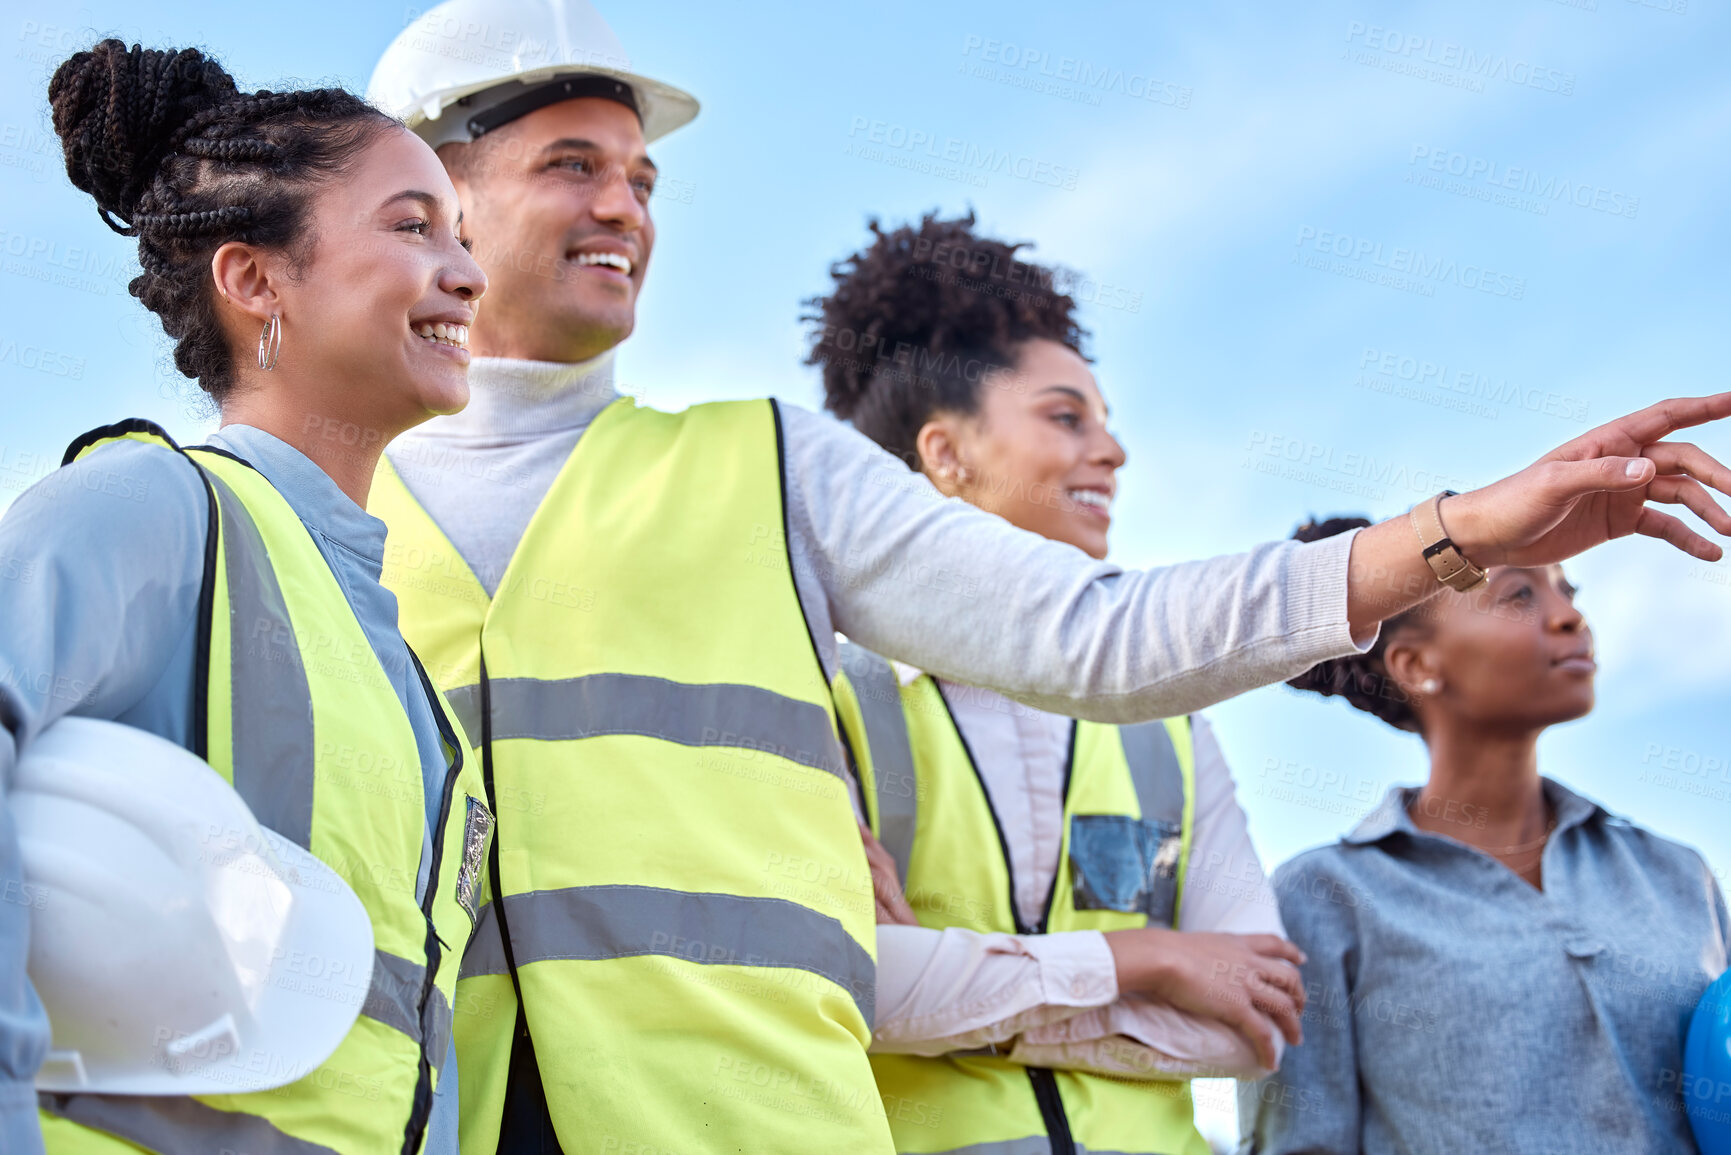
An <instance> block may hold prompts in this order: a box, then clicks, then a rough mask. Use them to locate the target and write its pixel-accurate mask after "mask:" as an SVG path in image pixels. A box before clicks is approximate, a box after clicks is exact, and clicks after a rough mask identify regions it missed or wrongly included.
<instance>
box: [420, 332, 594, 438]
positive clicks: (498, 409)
mask: <svg viewBox="0 0 1731 1155" xmlns="http://www.w3.org/2000/svg"><path fill="white" fill-rule="evenodd" d="M618 399H619V391H618V389H616V388H615V387H614V382H613V350H612V349H609V350H607V352H605V353H603V354H601V355H600V356H599V357H596V358H595V359H594V360H592V361H577V362H572V363H565V362H560V361H519V360H514V359H511V358H506V357H476V358H475V359H474V360H472V361H471V362H469V403H468V404H467V405H466V406H464V407H463V409H462V411H461V412H458V413H451V414H447V415H445V416H443V417H435V418H434V419H433V420H431V421H429V422H427V423H426V424H425V425H421V426H419V427H418V428H416V429H414V430H411V431H410V432H411V433H412V434H413V435H414V436H416V437H437V438H462V439H464V440H481V441H487V442H501V441H503V442H516V441H522V440H524V439H526V438H541V437H545V436H547V435H548V434H549V433H557V432H560V431H562V430H568V429H580V428H584V427H586V426H587V425H588V424H589V423H590V422H591V421H593V420H594V419H595V415H596V414H597V413H599V412H601V410H603V409H605V408H607V406H609V405H611V404H612V403H613V402H614V401H616V400H618Z"/></svg>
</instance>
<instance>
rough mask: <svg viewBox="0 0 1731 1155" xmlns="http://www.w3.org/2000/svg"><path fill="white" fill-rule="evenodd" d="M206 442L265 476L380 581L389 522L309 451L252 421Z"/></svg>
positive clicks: (311, 525) (307, 521) (298, 512)
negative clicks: (347, 490) (363, 505)
mask: <svg viewBox="0 0 1731 1155" xmlns="http://www.w3.org/2000/svg"><path fill="white" fill-rule="evenodd" d="M205 444H207V445H210V446H212V447H213V448H216V449H224V450H227V451H228V452H230V453H232V454H234V455H235V456H236V457H239V458H241V459H242V460H244V461H246V463H247V464H249V465H251V466H252V467H253V468H254V469H257V470H258V471H259V472H260V473H262V474H264V478H265V480H266V481H268V482H270V483H271V485H272V486H273V487H275V489H276V491H277V492H278V493H280V494H282V496H283V500H285V501H287V502H288V503H289V508H290V509H292V510H294V511H295V516H296V517H298V518H300V519H301V522H302V523H303V524H304V525H305V526H306V527H307V529H309V530H310V531H312V532H313V533H315V534H317V535H319V536H322V537H324V538H325V539H326V540H328V541H330V542H332V543H333V544H335V545H338V546H341V547H342V548H343V549H345V550H347V551H348V552H350V553H352V554H355V555H356V556H357V557H359V558H360V559H362V560H363V561H365V562H366V563H367V565H368V568H369V569H370V570H371V573H372V576H373V580H375V581H376V580H378V576H379V574H380V572H381V571H382V569H383V567H384V564H385V523H384V522H382V521H380V520H379V519H378V518H376V517H373V516H372V515H371V514H369V513H368V512H367V511H366V510H364V509H362V508H361V507H360V506H358V505H356V504H355V503H354V502H353V501H351V500H350V499H349V495H348V494H346V493H344V492H343V491H342V489H341V488H339V487H338V485H337V483H336V482H335V481H333V480H331V475H330V474H328V473H326V472H325V471H324V470H322V469H320V468H319V467H318V466H317V465H314V464H313V462H312V460H311V459H310V458H308V457H307V456H306V454H304V453H302V452H301V451H300V450H298V449H296V448H295V447H294V446H292V445H290V444H288V443H287V442H286V441H282V440H280V439H279V438H277V437H274V436H272V435H271V434H269V433H266V432H265V431H264V430H262V429H257V428H254V427H253V426H251V425H225V426H223V427H222V428H221V429H219V430H217V431H216V432H215V433H212V434H211V435H210V436H209V437H207V438H206V439H205Z"/></svg>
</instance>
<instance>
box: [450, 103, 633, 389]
mask: <svg viewBox="0 0 1731 1155" xmlns="http://www.w3.org/2000/svg"><path fill="white" fill-rule="evenodd" d="M440 155H441V156H442V157H444V158H445V159H446V161H447V163H448V165H449V167H450V170H451V175H452V177H453V179H454V180H455V182H456V185H457V191H458V194H459V195H460V197H461V198H462V201H463V207H464V210H465V212H466V213H467V216H466V218H465V219H466V221H467V227H468V231H469V234H470V235H471V236H472V237H474V238H475V256H476V259H478V260H479V261H480V263H481V267H482V268H484V269H485V270H486V271H487V276H488V279H489V282H490V283H491V285H492V290H491V293H492V299H491V301H490V302H489V307H488V309H487V314H486V316H485V317H484V318H483V319H482V321H481V323H480V325H479V326H478V327H477V328H476V331H475V334H474V343H473V347H474V349H475V351H476V353H478V354H480V355H482V356H488V357H515V358H521V359H525V360H533V361H562V362H575V361H587V360H589V359H590V358H592V357H595V356H598V355H600V354H601V353H604V352H606V351H607V350H608V349H611V348H612V347H613V346H615V345H617V344H618V343H619V342H621V341H623V340H624V339H625V338H626V337H628V336H630V335H631V330H632V327H633V325H635V323H636V310H637V294H638V291H639V290H640V289H641V288H642V286H643V275H644V273H645V272H646V271H647V269H648V267H649V253H650V250H651V249H652V248H654V246H655V225H654V222H652V221H651V220H650V218H649V196H650V193H651V191H652V190H653V189H654V187H655V165H654V164H653V163H652V162H651V161H650V159H649V157H648V156H647V155H646V154H645V152H644V146H643V128H642V125H641V124H639V123H638V120H637V114H636V113H634V112H632V111H631V110H630V109H629V108H627V107H625V106H624V105H622V104H618V103H616V102H614V101H611V100H603V99H600V98H593V97H590V98H583V99H579V100H566V101H561V102H559V103H557V104H550V105H547V106H546V107H544V108H540V109H537V110H536V111H534V112H532V113H530V114H529V115H527V116H524V117H522V118H520V119H518V120H514V121H512V122H511V123H509V124H507V125H504V126H503V127H501V128H498V129H496V130H494V131H493V132H490V133H488V134H487V135H486V136H483V137H482V138H481V139H480V140H478V141H476V142H474V143H473V144H467V145H447V146H445V148H444V149H442V150H441V154H440Z"/></svg>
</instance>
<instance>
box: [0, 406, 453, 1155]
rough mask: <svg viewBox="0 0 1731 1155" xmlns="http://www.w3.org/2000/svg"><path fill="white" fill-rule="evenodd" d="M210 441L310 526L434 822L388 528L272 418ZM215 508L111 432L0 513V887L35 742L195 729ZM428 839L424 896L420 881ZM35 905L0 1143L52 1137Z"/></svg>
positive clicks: (3, 949)
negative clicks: (380, 680) (44, 1091)
mask: <svg viewBox="0 0 1731 1155" xmlns="http://www.w3.org/2000/svg"><path fill="white" fill-rule="evenodd" d="M210 444H211V445H213V446H216V447H218V448H222V449H225V450H227V451H229V452H230V453H233V454H234V455H236V456H237V457H240V458H243V459H245V460H246V461H248V462H249V463H251V464H252V465H253V466H254V467H255V468H257V469H258V471H259V472H260V473H262V474H263V475H264V477H265V479H266V480H268V481H269V482H270V483H271V485H272V486H273V487H275V489H276V490H277V492H279V493H280V494H282V496H283V497H284V499H285V500H287V502H288V503H289V506H290V507H291V508H292V509H293V510H294V512H295V514H296V515H297V516H298V517H299V518H300V519H301V522H302V524H303V525H305V526H306V529H307V532H308V533H309V534H310V535H311V536H312V539H313V541H314V543H315V544H316V545H317V546H318V549H319V553H320V554H321V555H322V556H323V557H324V559H325V561H326V563H327V564H329V565H330V567H331V573H332V574H333V575H334V576H335V578H336V581H337V585H338V586H339V587H340V588H341V589H342V591H343V596H344V597H345V598H346V599H347V601H348V603H349V608H350V609H351V610H353V611H354V614H355V617H356V619H357V620H358V621H359V622H360V624H361V628H362V630H363V631H364V632H365V634H366V637H367V640H368V642H370V643H371V644H372V648H373V651H374V653H375V654H376V655H377V657H378V659H379V662H380V664H381V665H382V666H383V667H384V670H385V672H386V675H387V676H388V677H389V679H390V682H391V684H392V686H393V687H394V688H395V690H396V693H397V698H398V700H399V701H400V702H401V703H402V705H403V709H404V711H405V712H406V713H407V714H408V716H409V721H410V724H411V726H412V728H413V730H414V733H415V742H416V746H417V748H418V750H419V753H420V758H421V770H422V778H423V785H424V789H425V794H426V803H427V815H428V828H429V832H430V828H431V824H432V823H433V822H435V821H436V820H437V811H438V806H439V802H440V797H441V794H442V791H443V788H444V777H445V755H444V747H443V744H442V740H441V738H440V735H439V730H438V723H437V721H436V720H435V718H434V715H433V712H432V706H431V704H430V703H429V702H428V700H427V698H426V694H425V692H424V691H423V690H422V687H421V684H420V679H419V676H418V675H417V674H416V673H415V669H414V665H413V664H412V663H411V662H410V660H409V652H408V646H407V644H406V643H405V642H404V641H403V638H402V635H401V634H400V633H399V632H398V630H397V603H396V598H395V597H394V596H393V595H392V594H391V592H390V591H389V590H387V589H385V588H384V587H383V586H381V585H380V584H379V574H380V570H381V567H382V566H383V564H384V547H385V525H384V523H383V522H381V521H379V520H378V519H377V518H374V517H371V516H369V515H368V514H367V513H366V512H365V511H364V510H362V509H361V508H360V507H359V506H358V505H356V504H355V503H354V502H353V501H351V500H349V498H348V497H347V496H346V495H345V494H344V493H343V491H342V490H341V489H339V488H338V487H337V484H336V482H334V481H332V480H331V478H330V476H329V475H328V474H326V473H325V472H324V471H323V470H322V469H320V468H319V467H318V466H317V465H315V464H313V462H312V461H310V460H309V459H308V458H307V457H306V456H305V455H303V454H302V453H300V452H299V451H298V450H296V449H295V448H293V447H292V446H290V445H288V444H287V443H285V442H283V441H281V440H279V439H278V438H276V437H273V436H272V435H271V434H269V433H266V432H264V431H263V430H261V429H255V428H252V427H250V426H245V425H229V426H226V427H225V428H223V429H222V430H221V431H220V432H218V433H215V434H213V435H212V436H211V437H210ZM207 518H208V511H207V498H206V496H205V490H204V485H203V483H202V482H201V481H200V480H199V476H198V473H197V472H196V471H195V470H194V469H193V468H192V467H191V466H190V465H189V464H188V463H187V462H186V461H185V460H183V459H181V458H179V457H178V455H175V454H171V453H166V452H163V451H162V450H161V449H159V448H157V447H154V446H149V445H141V444H139V443H137V442H133V441H122V442H115V443H113V444H110V445H105V446H103V447H102V448H101V449H98V450H96V451H95V452H93V453H90V454H87V455H86V456H85V457H83V458H82V459H80V460H79V461H76V462H74V463H73V464H71V465H69V466H66V467H65V468H63V469H60V470H57V471H55V472H54V473H52V474H50V475H49V476H48V477H46V478H44V479H43V480H42V481H41V482H39V483H38V484H36V485H35V486H33V487H31V489H29V490H28V491H26V492H25V493H23V494H21V495H20V496H19V498H18V500H17V501H16V502H14V503H13V505H12V507H11V508H10V509H8V510H7V511H6V515H5V517H4V518H0V579H10V580H0V892H3V893H5V894H22V893H27V892H25V891H23V890H22V889H21V883H22V870H21V863H20V860H19V856H18V846H17V840H16V836H15V833H14V831H13V830H12V822H11V816H10V813H9V812H8V809H7V806H6V805H5V800H4V793H5V790H8V789H9V788H10V782H11V777H12V768H13V766H14V765H15V764H16V761H17V758H18V757H19V756H20V755H21V754H22V753H23V752H24V751H26V750H27V749H28V748H29V746H30V744H31V742H33V741H34V740H35V738H36V736H37V735H39V734H40V733H41V732H42V731H43V730H44V729H46V728H47V727H48V726H49V725H51V724H52V723H53V722H54V721H55V720H57V719H58V718H60V717H61V716H63V715H66V714H77V715H82V716H85V717H92V718H110V719H114V720H116V721H119V722H124V723H126V724H127V725H131V726H137V727H139V728H140V729H143V730H148V731H149V732H150V733H153V734H157V735H160V736H161V737H164V738H167V739H169V740H170V741H172V742H175V743H177V744H179V745H182V746H189V745H190V744H191V727H192V716H193V713H192V704H193V703H192V689H193V667H194V659H195V656H196V655H195V645H196V640H197V626H198V595H199V588H200V586H201V584H202V581H203V557H204V542H205V533H206V521H207ZM430 859H431V854H430V838H429V837H426V836H424V837H423V841H422V853H421V862H420V863H419V865H418V873H419V876H418V880H417V886H416V893H417V896H419V895H420V894H421V893H422V892H423V890H424V887H425V884H426V878H427V871H428V867H429V865H430ZM28 931H29V909H28V907H27V906H25V905H22V904H20V903H17V902H0V1151H4V1152H7V1153H8V1155H11V1153H13V1152H17V1153H19V1155H23V1153H26V1152H32V1151H39V1150H41V1139H40V1136H39V1135H38V1133H37V1118H36V1094H35V1090H34V1088H33V1086H32V1082H31V1081H32V1079H33V1077H34V1075H35V1071H36V1068H37V1066H38V1065H39V1064H40V1062H41V1060H42V1056H43V1053H44V1052H45V1051H46V1049H47V1046H48V1037H49V1030H48V1021H47V1018H46V1016H45V1015H44V1014H43V1010H42V1005H41V1003H40V1002H39V1001H38V1000H37V998H36V994H35V991H34V990H33V989H32V988H31V985H30V981H29V977H28V975H27V974H26V973H25V959H26V954H27V944H28V940H29V935H28ZM453 1055H454V1050H453V1051H450V1052H447V1056H446V1063H445V1066H444V1069H443V1072H442V1074H441V1076H440V1079H439V1089H438V1094H437V1095H436V1096H435V1100H434V1109H433V1114H432V1117H431V1118H430V1119H429V1122H428V1130H427V1143H426V1146H425V1147H424V1148H423V1150H424V1151H425V1152H427V1153H428V1155H434V1153H437V1155H455V1152H456V1150H457V1142H456V1114H457V1112H456V1107H457V1079H456V1065H455V1063H454V1062H453V1061H452V1056H453Z"/></svg>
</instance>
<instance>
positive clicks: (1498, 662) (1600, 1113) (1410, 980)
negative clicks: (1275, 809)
mask: <svg viewBox="0 0 1731 1155" xmlns="http://www.w3.org/2000/svg"><path fill="white" fill-rule="evenodd" d="M1368 524H1370V523H1369V522H1368V521H1366V520H1365V519H1363V518H1332V519H1329V520H1327V521H1323V522H1321V523H1313V524H1307V525H1305V526H1302V527H1301V528H1300V529H1299V530H1298V531H1297V532H1296V533H1295V534H1294V535H1293V536H1294V537H1295V538H1297V539H1298V540H1300V541H1320V540H1324V539H1326V538H1329V537H1332V536H1334V535H1337V534H1341V533H1346V532H1350V531H1351V530H1354V529H1357V528H1361V527H1363V526H1366V525H1368ZM1596 669H1597V665H1596V663H1595V661H1594V656H1593V632H1592V630H1591V629H1590V628H1588V626H1587V621H1586V618H1585V617H1584V616H1583V615H1582V613H1581V610H1580V608H1579V607H1578V606H1576V604H1575V588H1574V586H1573V585H1572V584H1570V582H1569V580H1568V579H1567V578H1566V577H1564V576H1563V571H1562V568H1561V567H1560V566H1557V565H1540V566H1517V565H1509V566H1492V567H1491V568H1490V570H1489V572H1488V580H1487V581H1486V582H1485V584H1483V585H1482V586H1480V587H1478V588H1477V589H1474V590H1471V591H1468V592H1465V593H1459V592H1455V591H1449V592H1446V593H1444V594H1443V595H1442V596H1440V597H1438V598H1436V599H1435V600H1433V601H1430V602H1427V603H1425V604H1424V605H1423V606H1422V607H1419V608H1418V609H1415V610H1410V611H1408V612H1406V613H1404V614H1401V615H1399V616H1397V617H1395V618H1391V619H1390V620H1389V621H1387V622H1386V623H1384V625H1383V627H1382V632H1381V634H1380V636H1379V637H1378V638H1377V640H1376V644H1375V645H1373V646H1372V647H1371V648H1370V649H1369V650H1368V651H1366V652H1365V653H1363V654H1358V655H1354V656H1351V657H1346V658H1339V659H1332V660H1330V661H1327V662H1323V663H1322V664H1320V665H1318V666H1316V667H1315V668H1314V669H1312V670H1310V671H1308V672H1307V673H1305V674H1303V675H1301V676H1300V677H1298V678H1295V679H1293V680H1292V683H1291V684H1292V685H1294V686H1296V687H1298V688H1299V689H1303V690H1309V691H1313V692H1315V693H1318V694H1322V695H1325V696H1330V695H1339V696H1340V697H1342V698H1344V699H1346V701H1347V702H1349V703H1351V704H1352V705H1353V706H1355V707H1357V708H1358V709H1360V710H1364V711H1366V712H1368V713H1371V714H1374V715H1376V716H1377V717H1378V718H1381V719H1382V720H1383V721H1384V722H1386V723H1387V724H1389V725H1390V726H1393V727H1395V728H1396V729H1399V730H1405V731H1409V732H1411V733H1414V734H1417V735H1418V736H1419V738H1420V739H1422V740H1423V742H1424V745H1425V747H1426V750H1427V753H1428V755H1429V763H1430V774H1429V778H1428V780H1427V781H1426V782H1424V784H1423V785H1421V786H1417V787H1405V786H1397V787H1394V788H1393V789H1391V790H1390V791H1389V792H1388V794H1387V796H1386V797H1385V798H1384V800H1383V802H1382V804H1381V805H1380V806H1378V807H1377V808H1376V809H1375V810H1374V811H1372V812H1371V813H1370V814H1369V815H1368V816H1366V817H1365V818H1364V820H1363V821H1362V822H1360V823H1359V824H1358V827H1357V828H1356V829H1355V830H1353V831H1352V833H1350V834H1348V835H1347V836H1346V837H1344V838H1342V839H1341V840H1340V841H1339V842H1338V843H1336V844H1334V845H1332V846H1324V847H1320V848H1318V849H1315V850H1310V851H1306V852H1305V853H1303V854H1300V855H1299V856H1298V857H1296V858H1294V859H1293V860H1292V861H1290V862H1287V863H1286V864H1284V865H1283V866H1281V867H1280V868H1279V870H1277V871H1276V872H1275V890H1276V892H1277V893H1278V894H1279V897H1280V910H1281V914H1282V915H1283V916H1284V918H1285V920H1286V925H1287V927H1288V928H1289V929H1290V930H1291V933H1292V937H1293V941H1294V942H1296V943H1297V944H1298V945H1299V946H1300V947H1301V948H1302V949H1303V950H1304V951H1305V953H1306V955H1307V956H1308V958H1307V960H1306V962H1305V963H1304V966H1303V972H1304V982H1305V989H1306V990H1308V991H1309V992H1310V1010H1309V1012H1308V1013H1306V1015H1305V1022H1304V1030H1305V1043H1304V1045H1303V1046H1302V1047H1297V1048H1294V1049H1293V1050H1291V1051H1289V1052H1287V1056H1286V1062H1285V1063H1284V1064H1283V1065H1282V1067H1281V1069H1280V1072H1279V1074H1277V1075H1274V1076H1271V1077H1270V1078H1268V1079H1267V1080H1265V1081H1263V1082H1261V1083H1260V1084H1254V1085H1253V1084H1249V1083H1246V1084H1243V1085H1242V1086H1241V1087H1240V1091H1239V1100H1240V1103H1239V1111H1240V1118H1241V1120H1242V1122H1243V1125H1244V1131H1245V1134H1246V1135H1247V1136H1249V1142H1248V1143H1247V1145H1246V1146H1247V1149H1248V1150H1250V1151H1255V1152H1259V1153H1262V1155H1296V1153H1298V1152H1317V1153H1325V1155H1345V1153H1347V1152H1361V1151H1362V1152H1366V1153H1367V1155H1385V1153H1386V1155H1392V1153H1393V1152H1397V1151H1399V1152H1428V1151H1437V1152H1441V1151H1509V1152H1521V1153H1525V1152H1533V1153H1538V1152H1552V1151H1558V1152H1562V1151H1568V1152H1575V1151H1631V1152H1632V1151H1651V1152H1659V1151H1667V1152H1687V1151H1693V1150H1695V1143H1694V1140H1693V1138H1692V1137H1691V1135H1690V1130H1689V1123H1688V1120H1687V1118H1686V1117H1685V1112H1684V1108H1685V1101H1684V1093H1685V1090H1686V1083H1687V1080H1684V1079H1681V1078H1680V1077H1679V1073H1680V1072H1681V1071H1682V1070H1683V1041H1684V1040H1683V1035H1684V1031H1685V1028H1686V1026H1687V1023H1688V1017H1689V1012H1690V1009H1691V1008H1692V1007H1694V1005H1695V1003H1696V1001H1697V1000H1698V999H1699V998H1700V997H1701V993H1702V992H1703V991H1704V990H1705V989H1706V988H1707V986H1708V984H1709V983H1711V982H1712V981H1713V979H1714V978H1715V977H1716V976H1717V975H1719V974H1720V973H1721V972H1722V971H1724V969H1725V965H1726V955H1727V950H1728V948H1731V923H1728V920H1727V917H1726V908H1725V898H1724V895H1723V894H1722V893H1721V892H1720V890H1719V886H1718V883H1717V882H1716V881H1715V880H1714V878H1713V874H1712V871H1711V870H1710V869H1709V868H1708V866H1707V864H1706V863H1705V862H1703V861H1702V859H1701V856H1700V855H1699V854H1697V853H1696V852H1695V851H1693V850H1691V849H1689V848H1688V847H1685V846H1681V845H1679V844H1677V843H1675V842H1671V841H1669V840H1667V839H1665V838H1661V837H1660V836H1659V835H1657V834H1654V833H1653V832H1651V831H1649V830H1646V829H1644V828H1642V827H1640V826H1637V825H1635V824H1634V823H1632V822H1630V821H1629V820H1627V819H1625V818H1620V817H1617V816H1616V815H1613V814H1611V813H1609V812H1608V811H1606V810H1605V809H1604V808H1603V807H1601V806H1599V805H1598V804H1596V803H1594V802H1592V801H1591V800H1589V799H1587V798H1583V797H1582V796H1581V795H1579V794H1577V793H1575V792H1574V791H1573V790H1571V789H1569V788H1568V787H1567V786H1565V785H1563V783H1562V782H1560V781H1558V780H1557V779H1555V778H1552V777H1549V776H1547V775H1543V774H1541V773H1540V772H1539V756H1538V741H1539V737H1540V735H1541V734H1543V733H1544V731H1545V730H1546V729H1547V728H1549V727H1551V726H1554V725H1557V724H1559V723H1562V722H1568V721H1572V720H1574V719H1576V718H1581V717H1584V716H1585V715H1586V714H1587V713H1588V712H1589V711H1590V710H1591V709H1592V708H1593V697H1594V689H1593V678H1594V673H1595V671H1596Z"/></svg>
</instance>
